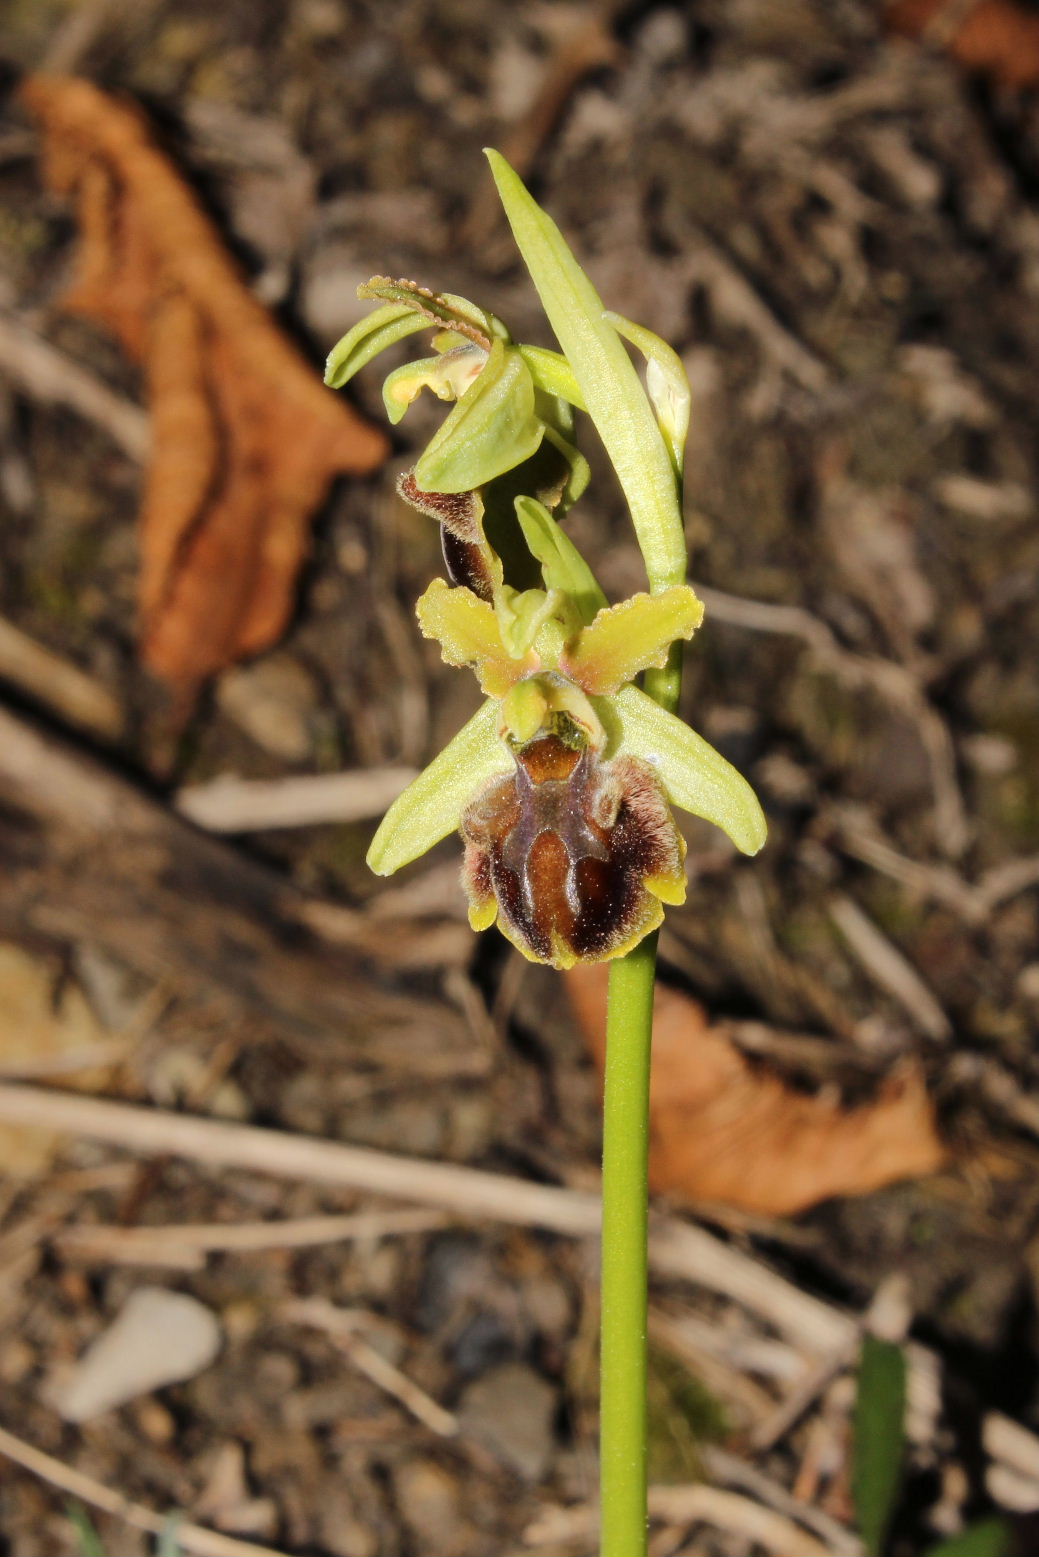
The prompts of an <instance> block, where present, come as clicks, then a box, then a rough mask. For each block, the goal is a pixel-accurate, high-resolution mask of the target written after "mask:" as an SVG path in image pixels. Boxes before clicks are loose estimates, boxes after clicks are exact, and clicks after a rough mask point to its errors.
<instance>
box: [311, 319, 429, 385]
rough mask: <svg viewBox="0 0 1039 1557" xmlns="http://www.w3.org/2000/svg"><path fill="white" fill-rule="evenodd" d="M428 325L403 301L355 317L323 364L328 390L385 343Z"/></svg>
mask: <svg viewBox="0 0 1039 1557" xmlns="http://www.w3.org/2000/svg"><path fill="white" fill-rule="evenodd" d="M428 328H429V321H428V319H423V318H422V317H421V315H419V314H416V313H415V311H414V309H413V308H409V307H407V305H406V304H403V303H388V304H387V305H386V307H385V308H377V309H376V310H375V312H374V313H373V314H368V316H367V318H364V319H359V320H358V321H357V323H356V324H355V325H354V326H353V328H352V329H350V330H347V332H346V334H345V335H344V336H343V338H342V339H341V340H339V341H337V342H336V344H335V345H334V346H333V347H332V350H331V351H330V352H329V354H328V361H327V362H326V363H325V383H326V384H327V385H328V387H329V389H342V387H343V385H344V384H348V383H349V382H350V380H351V379H352V378H353V376H354V374H355V373H357V372H358V371H359V370H360V369H361V368H363V367H365V366H366V365H367V364H368V363H369V362H371V360H372V358H373V357H377V356H378V355H379V353H380V352H381V351H385V350H386V348H387V346H393V345H395V344H396V342H397V341H402V340H403V339H404V338H405V336H407V335H414V334H415V333H416V331H418V330H427V329H428Z"/></svg>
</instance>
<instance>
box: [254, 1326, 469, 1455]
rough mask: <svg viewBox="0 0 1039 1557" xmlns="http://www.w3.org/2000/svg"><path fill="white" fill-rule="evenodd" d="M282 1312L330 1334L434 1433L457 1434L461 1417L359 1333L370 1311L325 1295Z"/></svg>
mask: <svg viewBox="0 0 1039 1557" xmlns="http://www.w3.org/2000/svg"><path fill="white" fill-rule="evenodd" d="M281 1314H282V1317H283V1318H284V1319H288V1320H290V1321H291V1322H293V1323H295V1324H303V1325H313V1326H314V1328H315V1329H317V1330H323V1331H324V1332H325V1334H326V1335H329V1336H331V1337H332V1339H333V1340H334V1341H335V1342H336V1343H337V1345H339V1346H340V1347H341V1348H342V1350H343V1351H344V1352H345V1353H346V1355H347V1356H348V1357H349V1359H350V1361H351V1362H352V1363H353V1364H354V1366H355V1367H357V1368H359V1369H360V1371H361V1372H362V1373H363V1374H364V1375H365V1376H366V1377H367V1378H369V1379H371V1381H372V1383H373V1384H375V1385H377V1386H378V1388H379V1389H381V1390H384V1391H385V1392H386V1394H387V1395H391V1396H392V1397H393V1399H394V1400H396V1401H399V1402H400V1404H401V1405H402V1406H403V1407H404V1409H405V1410H406V1411H410V1412H411V1415H412V1416H413V1417H414V1418H415V1419H416V1421H418V1422H421V1423H422V1425H423V1427H428V1428H429V1430H430V1432H431V1433H436V1435H437V1437H438V1438H456V1437H457V1436H458V1418H457V1417H456V1416H454V1415H453V1413H452V1412H450V1411H445V1410H444V1407H443V1406H441V1405H438V1404H437V1402H436V1401H435V1400H434V1399H433V1397H432V1395H427V1393H426V1391H425V1390H424V1389H421V1388H420V1387H419V1385H417V1384H416V1383H415V1381H414V1379H409V1378H408V1376H407V1374H406V1373H402V1372H401V1370H400V1368H397V1367H394V1365H393V1363H391V1362H388V1361H387V1360H386V1358H385V1357H384V1356H383V1355H382V1353H381V1352H379V1351H377V1350H376V1349H375V1347H374V1346H372V1345H370V1344H369V1342H368V1341H366V1340H365V1339H364V1337H363V1336H361V1335H359V1334H358V1328H359V1327H360V1326H363V1325H364V1324H365V1322H366V1321H367V1322H369V1323H371V1321H372V1317H373V1316H372V1315H371V1314H365V1313H364V1312H363V1311H354V1310H351V1309H346V1308H336V1306H335V1305H334V1304H333V1303H328V1302H326V1301H325V1299H324V1298H303V1299H301V1300H300V1301H299V1302H297V1303H287V1304H285V1306H284V1307H283V1308H282V1309H281Z"/></svg>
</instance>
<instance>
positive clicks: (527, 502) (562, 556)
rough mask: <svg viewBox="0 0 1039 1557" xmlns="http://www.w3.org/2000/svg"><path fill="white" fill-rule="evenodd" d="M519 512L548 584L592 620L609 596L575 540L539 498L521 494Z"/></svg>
mask: <svg viewBox="0 0 1039 1557" xmlns="http://www.w3.org/2000/svg"><path fill="white" fill-rule="evenodd" d="M516 516H517V518H518V519H519V522H520V526H521V528H522V530H523V535H524V538H525V539H526V542H527V545H528V546H529V547H530V550H531V552H532V553H533V555H534V556H535V557H536V558H537V560H538V561H539V562H540V564H541V572H542V575H543V577H544V580H545V586H546V588H548V589H558V590H560V591H561V593H563V594H564V595H568V596H569V597H570V598H571V599H572V600H575V601H576V602H577V605H578V608H579V610H580V612H581V617H582V620H584V621H585V622H590V621H591V620H592V619H593V617H594V616H595V614H596V612H597V611H601V610H602V609H603V607H604V606H605V605H606V596H605V595H604V594H603V592H602V590H601V589H600V588H599V584H598V582H597V580H596V578H595V574H594V573H593V572H592V570H591V568H590V567H589V566H588V564H587V562H585V560H584V558H583V557H582V556H581V553H580V552H579V551H578V549H577V547H576V546H575V545H574V543H573V541H572V540H571V539H570V537H569V536H568V535H567V533H566V531H565V530H562V529H560V527H559V525H558V524H557V523H556V521H555V520H554V519H553V518H552V515H551V514H550V513H549V511H548V509H547V508H546V507H545V505H544V504H543V503H539V502H538V501H537V499H536V498H533V497H518V498H517V499H516ZM661 598H663V597H661Z"/></svg>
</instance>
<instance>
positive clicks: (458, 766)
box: [326, 153, 765, 968]
mask: <svg viewBox="0 0 1039 1557" xmlns="http://www.w3.org/2000/svg"><path fill="white" fill-rule="evenodd" d="M489 157H490V162H491V167H492V171H493V173H494V177H495V180H496V182H497V185H498V189H499V193H500V194H501V197H502V201H503V204H504V206H505V210H506V214H507V215H508V218H509V221H510V223H511V224H512V228H513V232H514V235H515V236H516V239H517V243H518V244H519V247H520V251H521V253H522V255H523V257H524V259H525V261H526V263H527V266H528V269H529V270H530V273H531V276H532V278H533V280H534V283H535V285H536V286H537V288H538V291H539V293H540V294H541V297H542V301H543V302H544V304H545V308H546V312H547V313H548V316H549V319H550V322H551V323H552V325H553V327H554V329H555V331H556V334H557V336H558V337H559V340H560V341H561V342H562V344H563V346H564V350H565V353H566V354H565V355H563V354H561V353H559V352H553V351H547V350H545V349H544V348H542V347H533V346H523V345H517V344H516V343H515V342H514V341H513V340H512V337H511V336H510V334H509V332H508V330H507V328H506V327H505V325H504V324H503V323H502V321H501V320H500V319H498V318H497V317H496V316H495V315H493V314H491V313H489V312H487V311H486V310H483V309H480V308H478V307H477V306H476V305H475V304H474V303H471V302H469V301H468V300H467V299H465V298H461V297H457V296H455V295H454V294H451V293H434V292H431V291H429V290H428V289H426V288H424V287H420V286H418V285H417V284H416V283H415V282H411V281H391V280H388V279H387V278H385V277H379V276H377V277H375V278H373V279H372V280H371V281H370V282H368V283H366V284H365V286H363V287H361V288H360V289H359V293H360V295H361V296H364V297H369V298H372V299H374V300H376V301H378V302H380V303H381V305H382V306H381V307H379V308H377V309H376V310H375V312H374V313H373V314H371V315H370V316H369V317H368V318H367V319H365V320H362V321H361V322H360V323H359V324H357V325H355V326H354V328H353V329H352V330H351V331H350V332H349V333H348V334H347V335H346V336H344V338H343V340H342V341H340V342H339V344H338V345H337V346H336V347H335V348H334V349H333V351H332V353H331V355H330V356H329V359H328V368H327V372H326V383H328V384H330V385H332V386H333V387H336V388H338V387H340V386H341V385H343V384H345V383H346V382H347V381H348V380H349V379H350V378H351V377H352V376H353V374H354V373H356V372H357V371H358V369H359V368H361V367H363V366H364V365H365V364H366V363H368V362H370V361H371V359H372V358H373V357H374V356H375V355H376V354H377V353H378V352H380V351H382V350H384V349H385V348H386V347H387V346H391V345H393V344H395V343H396V342H397V341H399V340H402V339H403V338H404V337H405V336H407V335H410V334H412V333H414V332H415V331H417V330H422V329H427V328H432V329H433V330H434V332H435V334H434V337H433V349H434V353H435V355H434V356H432V357H427V358H423V359H421V360H420V361H418V362H414V363H409V364H407V365H405V366H404V367H401V368H398V369H396V370H395V371H394V372H391V373H390V375H389V377H388V378H387V379H386V381H385V384H384V387H383V396H384V400H385V404H386V409H387V413H388V415H389V417H390V420H391V421H392V422H397V421H399V419H400V418H401V417H402V416H403V415H404V413H405V412H406V410H407V408H408V406H409V405H411V404H412V403H413V401H414V400H415V399H416V398H417V396H418V395H419V394H420V393H421V391H422V390H423V389H429V390H430V391H431V392H432V393H433V394H434V395H436V396H437V397H438V398H440V399H441V400H444V401H447V402H452V403H453V404H452V409H451V411H450V412H449V413H448V415H447V417H446V419H445V420H444V422H443V424H442V425H441V427H440V428H439V430H438V431H437V433H436V434H435V435H434V437H433V439H432V440H431V442H430V443H429V445H428V446H427V448H426V449H425V450H424V452H423V453H422V455H421V456H420V457H419V459H418V461H417V463H416V465H415V467H414V469H413V470H411V471H409V472H407V474H406V475H405V476H404V477H402V479H401V481H400V484H399V490H400V493H401V495H402V497H404V498H405V499H406V501H408V502H409V503H411V504H413V505H414V506H415V507H418V508H420V509H422V510H423V511H425V512H427V513H429V514H430V515H431V516H432V517H434V518H435V519H437V520H438V522H439V523H440V525H441V530H442V536H443V544H444V558H445V563H446V566H447V571H448V576H449V579H450V581H451V582H450V583H447V582H445V581H444V580H442V579H437V580H434V582H433V583H432V584H431V585H430V586H429V588H428V589H427V590H426V592H425V594H424V595H423V596H422V598H421V599H420V600H419V602H418V607H417V611H418V620H419V626H420V628H421V630H422V632H423V633H424V634H425V636H426V637H428V638H432V639H435V640H436V641H437V642H438V643H439V644H440V647H441V652H442V654H443V657H444V659H445V660H446V661H447V663H448V664H450V665H459V666H466V667H468V668H469V669H470V670H472V671H473V672H474V673H475V675H476V676H477V678H478V680H479V682H480V685H481V688H482V689H483V692H484V694H485V702H484V703H483V706H482V707H481V708H480V709H479V711H478V712H477V713H476V714H474V715H473V717H472V718H471V719H470V720H469V722H468V723H467V724H466V725H465V726H464V727H463V729H462V730H460V731H459V733H458V734H457V735H456V736H455V737H454V739H453V740H452V741H450V742H449V743H448V745H447V746H446V747H445V748H444V750H443V751H441V752H440V754H439V755H438V756H437V757H436V758H435V759H434V760H433V762H431V763H430V765H429V767H428V768H426V769H425V771H424V772H423V773H421V774H420V775H419V777H418V778H417V779H416V780H415V781H414V783H412V784H411V785H410V786H409V788H408V789H406V790H405V791H404V793H403V794H402V795H400V796H399V797H398V799H397V800H396V801H395V802H394V804H393V805H392V806H391V807H390V809H389V811H388V812H387V813H386V816H385V817H384V818H383V821H382V824H381V825H380V827H379V829H378V831H377V833H376V835H375V838H374V840H373V842H372V846H371V849H370V851H369V854H368V864H369V865H370V867H371V868H372V870H374V871H375V872H376V873H377V874H379V875H389V874H390V873H391V872H393V871H395V870H398V869H399V868H400V867H401V866H402V865H406V864H408V863H409V862H410V861H412V860H414V859H416V858H418V856H419V855H421V854H424V853H425V851H426V850H427V849H429V848H431V847H432V846H433V845H434V844H435V843H437V842H439V841H440V839H442V838H445V837H446V836H447V835H448V834H449V833H451V832H453V831H455V830H456V829H457V830H458V831H459V832H460V833H461V835H462V838H463V840H464V843H465V858H464V864H463V870H462V879H463V884H464V887H465V890H466V893H467V896H468V899H469V919H470V923H471V924H472V926H473V928H474V929H486V928H487V927H488V926H489V925H491V924H495V923H496V924H497V925H498V926H499V928H500V929H501V931H502V932H503V934H504V935H505V936H507V937H508V939H509V940H510V941H511V942H512V943H513V945H515V946H516V947H518V948H519V950H520V951H521V952H522V953H523V955H524V956H526V957H528V958H530V959H531V960H532V961H535V962H547V963H551V964H552V965H553V966H554V967H557V968H568V967H571V966H573V964H574V963H576V962H580V961H601V960H604V959H607V958H612V957H618V956H621V955H622V954H623V953H624V952H626V951H628V950H630V949H631V947H633V946H635V945H636V944H637V943H638V942H639V941H640V940H641V939H642V938H643V936H645V935H647V934H648V933H649V932H650V931H651V930H654V929H655V928H656V927H657V926H658V925H659V924H660V922H661V920H662V918H663V905H664V904H665V903H681V902H682V901H684V898H685V873H684V859H685V844H684V841H683V839H682V836H681V834H680V833H679V831H678V828H677V826H676V825H675V821H674V818H673V816H672V814H671V809H670V807H671V806H672V805H675V806H678V807H680V808H682V809H683V810H686V811H689V812H691V813H692V814H693V815H695V816H699V817H703V818H705V819H706V820H707V821H709V822H713V823H715V824H716V825H717V826H719V827H721V828H722V829H723V831H724V832H726V833H727V834H728V836H729V837H730V838H731V839H732V841H733V843H734V844H735V845H736V847H737V848H739V849H742V850H743V852H744V853H746V854H754V853H756V852H757V850H758V849H760V848H761V846H762V844H763V843H764V841H765V819H764V816H763V815H762V811H761V807H760V805H759V804H758V801H757V797H756V796H755V794H754V791H753V790H752V789H751V787H750V785H749V784H748V783H747V781H746V780H745V779H744V778H743V777H741V775H740V774H739V773H737V771H736V770H735V768H733V767H732V766H731V764H730V763H728V762H727V761H726V760H725V758H724V757H722V756H721V755H720V754H719V753H718V752H717V751H715V750H714V748H713V747H712V746H709V745H708V744H707V742H706V741H705V740H703V739H702V738H701V737H700V736H699V735H697V734H696V733H695V732H694V731H693V730H691V729H689V728H688V726H686V725H684V724H683V723H682V722H681V721H680V720H679V719H677V718H675V717H674V715H673V714H671V713H669V712H668V711H667V710H666V709H665V708H664V707H662V706H661V704H660V702H658V701H655V700H654V699H653V698H651V697H649V696H648V695H647V694H646V693H645V692H643V691H641V690H640V688H639V687H638V686H637V685H636V684H635V678H636V677H637V676H638V675H640V674H641V673H642V672H643V671H650V672H651V675H653V676H654V677H656V678H657V685H658V687H659V685H661V684H662V682H661V678H663V680H665V681H666V680H667V679H668V678H669V677H673V680H672V682H671V685H672V688H673V692H674V694H675V696H676V695H677V685H678V683H677V674H674V665H675V663H676V662H675V661H674V659H673V658H672V659H670V660H669V653H670V650H671V647H672V645H673V644H675V643H676V642H677V641H679V640H682V639H687V638H689V637H691V636H692V634H693V632H695V630H696V628H697V627H698V626H699V624H700V621H701V619H702V616H703V606H702V604H701V602H700V601H699V600H698V599H697V597H696V595H695V594H694V592H693V590H692V589H691V588H690V587H689V586H688V584H685V583H683V582H681V580H683V579H684V577H685V549H684V537H683V531H682V520H681V511H680V505H679V502H678V493H679V489H680V484H681V472H682V458H683V448H684V442H685V434H686V428H687V425H688V418H689V386H688V381H687V379H686V376H685V371H684V369H683V367H682V364H681V362H680V360H679V358H678V357H677V356H676V355H675V353H674V352H673V351H672V350H671V348H670V347H669V346H667V345H666V343H665V342H663V341H661V340H660V339H659V337H657V336H655V335H654V334H652V332H651V331H649V330H647V329H645V328H644V327H643V326H641V325H637V324H633V323H632V322H631V321H629V320H626V319H623V318H622V317H621V316H620V315H617V314H613V313H608V312H607V311H606V310H605V309H604V308H603V306H602V303H601V300H600V299H599V298H598V296H597V294H596V293H595V291H594V289H593V288H592V286H591V283H590V282H589V281H588V279H587V277H586V276H585V275H584V273H583V271H581V269H580V267H579V266H578V264H577V262H576V260H575V259H574V257H573V255H572V254H571V253H570V251H569V249H568V248H567V246H566V244H565V242H564V240H563V238H562V235H561V234H560V233H559V230H558V228H556V227H555V224H554V223H552V222H551V220H550V218H549V217H548V216H547V215H546V213H545V212H543V211H541V209H540V207H538V206H537V205H536V203H535V202H534V201H533V200H532V199H531V197H530V195H529V193H528V192H527V191H526V190H525V189H524V187H523V185H522V183H521V182H520V180H519V179H518V178H517V177H516V175H515V173H513V171H512V169H511V168H509V166H508V164H507V163H505V162H504V160H503V159H502V158H501V157H499V156H498V155H497V153H489ZM623 340H627V341H629V342H631V344H633V345H634V346H635V347H636V349H637V350H638V351H639V352H641V353H642V355H643V356H644V357H645V358H646V362H647V378H646V386H645V388H643V386H642V384H641V383H640V381H639V379H638V377H637V375H636V373H635V370H634V368H633V366H632V364H631V361H630V359H629V358H628V356H627V353H626V349H625V348H624V346H623V344H622V341H623ZM575 409H576V410H581V411H583V410H585V409H587V411H588V413H589V415H590V416H591V418H592V420H593V421H594V423H595V425H596V427H597V429H598V431H599V432H600V434H601V435H602V438H603V442H604V443H605V445H606V449H607V452H608V453H609V455H610V458H611V460H612V461H613V464H614V467H615V469H616V471H617V473H618V476H619V478H620V482H621V486H622V489H623V491H624V494H625V496H626V498H627V500H628V504H629V508H630V511H631V515H632V519H633V522H634V524H635V529H636V534H637V536H638V539H639V544H640V547H641V549H642V553H643V557H644V559H645V562H646V567H647V572H648V575H649V582H650V586H651V591H650V593H648V594H636V595H634V596H633V597H632V598H631V599H629V600H625V601H622V602H621V603H619V604H617V605H609V604H608V603H607V600H606V597H605V595H604V594H603V592H602V590H601V589H600V587H599V584H598V583H597V581H596V579H595V577H594V575H593V574H592V572H591V569H590V568H589V567H588V564H587V563H586V562H585V560H584V558H583V557H582V556H581V555H580V553H579V552H578V551H577V549H576V547H575V546H574V544H573V542H572V541H571V540H570V539H569V538H568V537H567V535H566V533H565V532H564V531H563V530H562V528H561V527H560V525H559V523H558V522H557V521H558V518H559V517H561V516H562V515H563V514H565V512H566V511H567V509H568V508H569V506H570V505H571V504H572V503H573V502H574V501H576V499H577V498H578V497H579V496H580V495H581V493H582V491H583V490H584V488H585V486H586V485H587V482H588V476H589V470H588V465H587V462H586V461H585V460H584V458H583V457H582V456H581V455H580V454H579V453H578V451H577V449H576V448H575V446H574V444H573V442H572V441H571V440H572V433H573V421H574V411H575ZM517 492H518V493H519V495H516V494H517ZM550 510H551V512H550ZM491 519H493V520H494V535H495V541H494V545H493V546H492V544H491V543H490V541H489V539H488V526H489V523H490V521H491ZM503 521H504V523H503ZM501 536H504V541H503V540H502V539H501V538H500V537H501ZM517 546H518V548H519V552H520V556H519V563H518V566H519V572H517V571H516V570H515V566H516V556H515V555H514V553H515V551H516V547H517ZM507 548H511V549H508V550H507ZM532 567H533V569H534V571H533V573H532V572H531V568H532ZM524 570H525V574H526V578H527V579H528V580H529V579H530V578H531V577H534V578H536V577H538V574H540V581H541V584H542V585H543V587H537V588H519V587H516V583H517V582H518V579H519V577H520V575H521V574H522V573H523V572H524ZM510 580H511V582H510ZM665 667H669V668H668V669H665ZM673 701H674V699H672V706H673Z"/></svg>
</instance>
